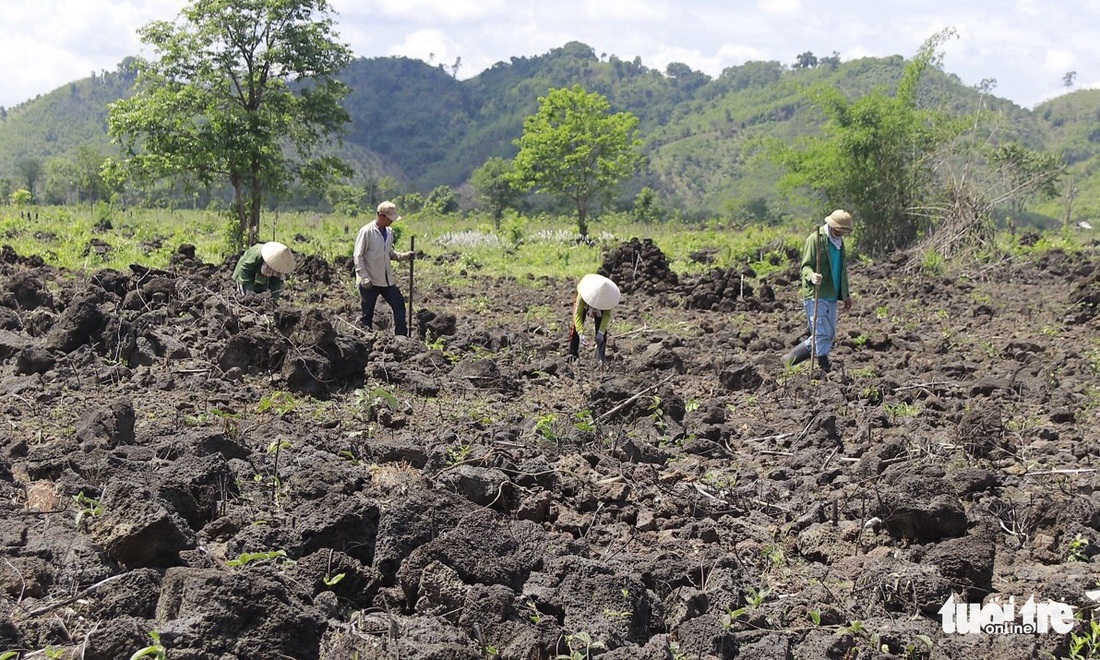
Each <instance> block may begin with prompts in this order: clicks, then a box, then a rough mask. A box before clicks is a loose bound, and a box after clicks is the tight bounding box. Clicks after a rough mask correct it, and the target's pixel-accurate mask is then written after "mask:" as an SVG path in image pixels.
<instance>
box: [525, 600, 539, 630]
mask: <svg viewBox="0 0 1100 660" xmlns="http://www.w3.org/2000/svg"><path fill="white" fill-rule="evenodd" d="M527 609H529V610H531V614H528V615H527V619H528V620H530V621H531V623H533V624H535V625H536V626H537V625H539V622H540V621H542V612H540V611H539V608H537V607H535V602H534V601H531V600H529V601H527Z"/></svg>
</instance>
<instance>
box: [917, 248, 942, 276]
mask: <svg viewBox="0 0 1100 660" xmlns="http://www.w3.org/2000/svg"><path fill="white" fill-rule="evenodd" d="M946 265H947V262H946V261H945V260H944V258H943V255H942V254H940V253H939V252H937V251H936V250H927V251H926V252H925V253H924V256H923V257H922V258H921V262H920V268H921V270H922V271H924V274H925V275H930V276H933V277H940V276H942V275H943V274H944V272H946Z"/></svg>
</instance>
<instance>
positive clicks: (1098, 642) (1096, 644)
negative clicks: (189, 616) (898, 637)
mask: <svg viewBox="0 0 1100 660" xmlns="http://www.w3.org/2000/svg"><path fill="white" fill-rule="evenodd" d="M1085 624H1086V625H1085V629H1084V630H1083V631H1082V632H1080V633H1076V632H1072V631H1071V632H1070V634H1069V659H1070V660H1095V659H1096V658H1100V621H1097V620H1096V619H1095V618H1094V619H1091V620H1089V621H1086V622H1085ZM0 660H3V659H2V658H0Z"/></svg>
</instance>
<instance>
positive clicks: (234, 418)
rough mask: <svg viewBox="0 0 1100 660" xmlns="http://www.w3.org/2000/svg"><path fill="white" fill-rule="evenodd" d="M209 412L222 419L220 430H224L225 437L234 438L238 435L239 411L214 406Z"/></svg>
mask: <svg viewBox="0 0 1100 660" xmlns="http://www.w3.org/2000/svg"><path fill="white" fill-rule="evenodd" d="M210 414H211V415H212V416H214V417H216V418H218V419H220V420H221V421H222V431H224V432H225V436H226V437H227V438H231V439H236V438H239V437H240V435H241V434H240V419H241V414H240V413H235V412H228V411H225V410H220V409H218V408H214V409H213V410H211V411H210Z"/></svg>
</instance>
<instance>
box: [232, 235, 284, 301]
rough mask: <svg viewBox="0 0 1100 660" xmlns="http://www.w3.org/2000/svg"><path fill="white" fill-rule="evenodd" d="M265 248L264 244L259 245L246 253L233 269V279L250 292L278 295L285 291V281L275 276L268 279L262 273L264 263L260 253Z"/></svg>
mask: <svg viewBox="0 0 1100 660" xmlns="http://www.w3.org/2000/svg"><path fill="white" fill-rule="evenodd" d="M263 246H264V245H263V243H257V244H256V245H253V246H252V247H250V248H248V249H247V250H245V251H244V254H242V255H241V258H240V259H238V260H237V267H236V268H234V269H233V279H234V280H236V281H237V283H238V284H240V285H241V286H242V287H244V288H245V289H246V290H248V291H254V292H256V293H263V292H265V291H270V292H271V293H272V294H278V293H279V292H280V291H282V290H283V279H282V278H281V277H275V276H272V277H268V276H267V275H264V274H263V273H262V272H260V266H262V265H263V263H264V257H263V254H261V252H260V250H261V249H262V248H263Z"/></svg>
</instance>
